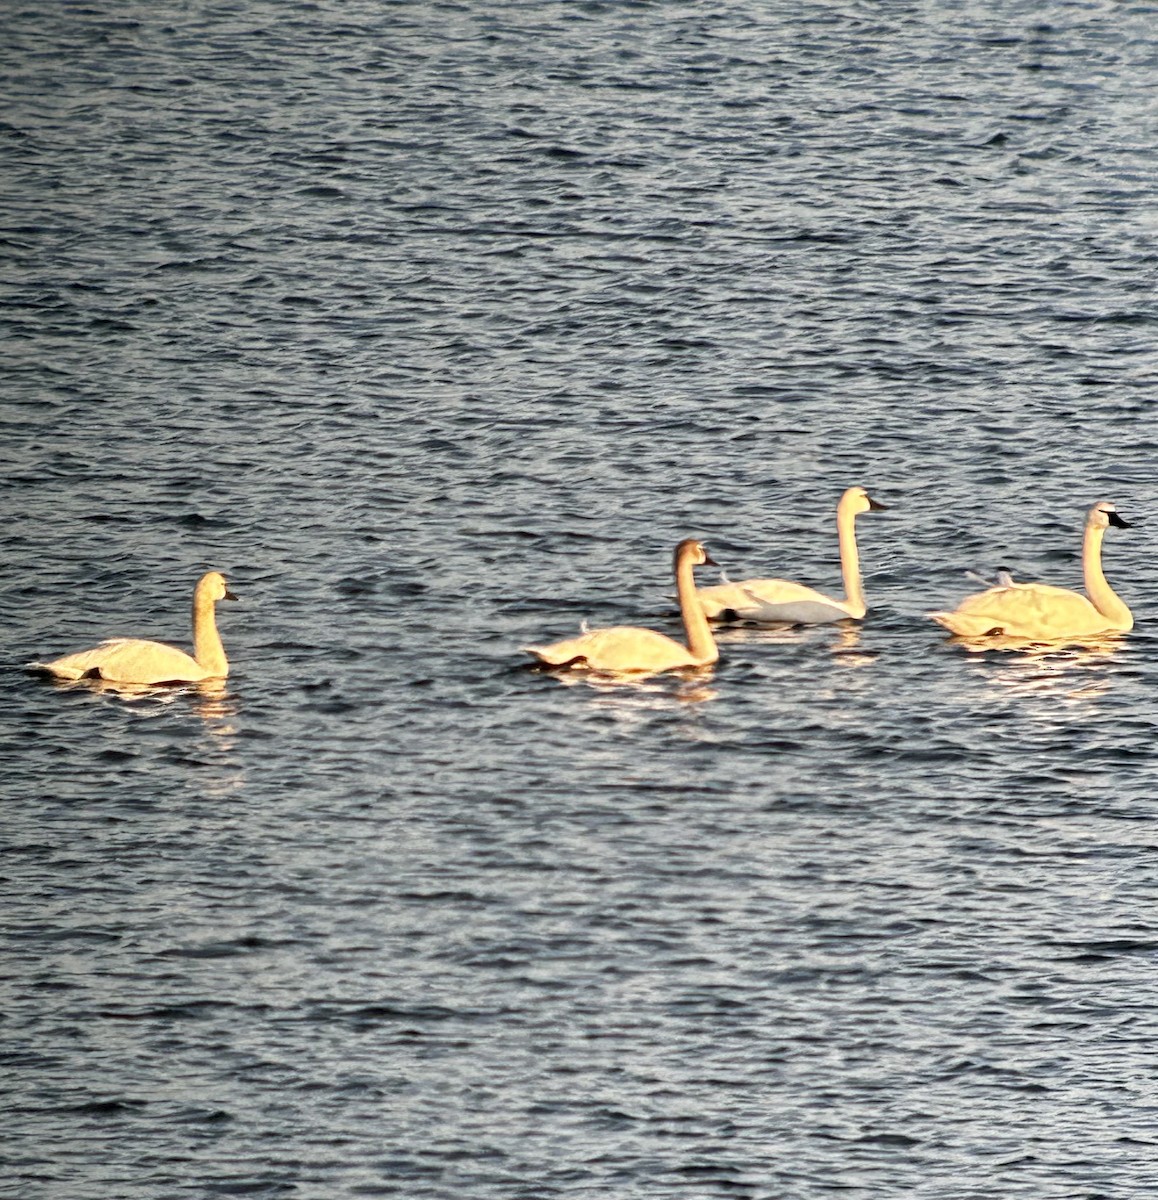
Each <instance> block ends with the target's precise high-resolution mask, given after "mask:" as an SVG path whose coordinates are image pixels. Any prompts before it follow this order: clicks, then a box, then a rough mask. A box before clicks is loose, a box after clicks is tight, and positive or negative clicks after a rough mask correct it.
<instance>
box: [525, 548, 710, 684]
mask: <svg viewBox="0 0 1158 1200" xmlns="http://www.w3.org/2000/svg"><path fill="white" fill-rule="evenodd" d="M700 565H708V566H715V565H716V564H715V563H714V562H712V560H711V558H709V557H708V552H707V550H706V549H705V548H704V546H703V544H702V543H700V542H698V541H696V540H695V539H694V538H687V539H686V540H685V541H682V542H680V544H679V545H678V546H677V547H676V549H675V555H674V569H675V577H676V591H677V593H678V595H679V602H680V614H681V616H682V617H683V623H684V633H685V635H686V636H687V645H686V646H685V645H683V644H682V643H680V642H677V641H675V640H674V639H673V638H669V637H667V636H665V635H664V634H662V633H656V632H655V631H654V630H652V629H641V628H638V627H637V626H634V625H614V626H611V627H610V628H608V629H592V630H588V631H585V632H583V633H581V634H580V635H579V636H578V637H574V638H568V639H567V640H566V641H563V642H555V643H553V644H552V645H549V646H526V647H525V649H526V651H527V653H528V654H531V655H534V657H535V658H537V659H538V660H539V661H540V662H542V663H546V664H547V665H548V666H552V667H574V668H578V669H587V670H592V671H607V672H625V673H626V672H632V673H635V672H643V673H647V674H653V673H655V672H659V671H675V670H679V669H680V668H681V667H704V666H708V665H709V664H710V663H714V662H715V661H716V659H717V658H718V657H719V651H718V650H717V649H716V642H715V639H714V638H713V637H712V631H711V629H710V628H709V627H708V622H707V619H706V618H705V616H704V613H703V609H702V608H701V607H700V605H699V604H698V603H697V602H696V583H695V579H694V578H693V576H692V570H693V568H694V567H697V566H700Z"/></svg>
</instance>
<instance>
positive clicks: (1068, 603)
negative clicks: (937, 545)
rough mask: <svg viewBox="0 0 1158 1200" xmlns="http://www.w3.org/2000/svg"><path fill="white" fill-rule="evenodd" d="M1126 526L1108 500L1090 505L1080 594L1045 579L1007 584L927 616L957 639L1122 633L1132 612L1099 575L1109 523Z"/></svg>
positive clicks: (1129, 625) (1038, 638) (1051, 638)
mask: <svg viewBox="0 0 1158 1200" xmlns="http://www.w3.org/2000/svg"><path fill="white" fill-rule="evenodd" d="M1111 525H1113V526H1116V527H1117V528H1119V529H1129V527H1130V526H1129V523H1128V522H1126V521H1123V520H1122V518H1121V517H1120V516H1118V510H1117V509H1116V508H1115V507H1114V505H1113V504H1111V503H1109V502H1108V501H1101V502H1100V503H1098V504H1095V505H1094V506H1093V508H1091V509H1090V511H1089V514H1088V515H1087V517H1086V527H1085V533H1084V535H1083V538H1082V575H1083V578H1084V581H1085V588H1086V595H1084V596H1083V595H1082V594H1081V593H1080V592H1074V591H1071V590H1070V589H1068V588H1060V587H1054V586H1052V585H1050V584H1046V583H1013V582H1012V581H1009V582H1006V581H1005V580H999V582H998V584H997V586H995V587H991V588H988V589H986V590H985V591H984V592H978V593H976V594H975V595H972V596H966V597H965V599H964V600H962V601H961V603H960V604H959V605H958V606H957V608H956V609H955V610H954V611H952V612H931V613H929V616H930V617H932V619H933V620H934V621H936V622H937V623H938V624H940V625H943V626H944V627H945V628H946V629H948V630H949V632H950V633H952V634H955V635H956V636H957V637H966V638H980V637H986V636H989V635H997V634H1000V635H1002V636H1004V637H1006V638H1018V639H1024V640H1026V641H1039V642H1050V641H1058V640H1064V639H1067V638H1075V637H1091V636H1097V635H1099V634H1106V633H1125V632H1126V631H1127V630H1129V629H1132V628H1133V626H1134V616H1133V614H1132V613H1131V612H1130V610H1129V608H1127V606H1126V604H1125V603H1124V602H1123V601H1122V599H1121V598H1120V597H1119V596H1118V595H1117V593H1115V591H1114V590H1113V588H1111V587H1110V585H1109V583H1107V582H1106V577H1105V575H1104V574H1103V573H1102V539H1103V537H1104V536H1105V533H1106V530H1107V529H1108V528H1109V527H1110V526H1111Z"/></svg>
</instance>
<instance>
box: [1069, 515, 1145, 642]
mask: <svg viewBox="0 0 1158 1200" xmlns="http://www.w3.org/2000/svg"><path fill="white" fill-rule="evenodd" d="M1105 533H1106V531H1105V530H1104V529H1102V528H1101V527H1100V526H1098V525H1094V524H1092V523H1091V524H1089V525H1087V526H1086V533H1085V537H1084V538H1083V539H1082V577H1083V579H1084V580H1085V585H1086V595H1087V596H1088V597H1089V599H1090V603H1091V604H1092V605H1093V606H1094V607H1095V608H1096V609H1097V610H1098V612H1100V613H1101V614H1102V616H1103V617H1106V618H1107V619H1108V620H1110V621H1112V622H1113V624H1114V627H1115V628H1116V629H1123V630H1124V629H1131V628H1133V625H1134V616H1133V614H1132V613H1131V612H1130V610H1129V608H1127V607H1126V604H1125V603H1124V601H1123V600H1122V599H1121V597H1119V595H1118V593H1117V592H1115V591H1114V589H1113V588H1112V587H1110V585H1109V583H1108V582H1107V581H1106V576H1105V573H1104V572H1103V571H1102V538H1103V537H1104V536H1105Z"/></svg>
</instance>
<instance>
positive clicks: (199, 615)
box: [28, 571, 237, 684]
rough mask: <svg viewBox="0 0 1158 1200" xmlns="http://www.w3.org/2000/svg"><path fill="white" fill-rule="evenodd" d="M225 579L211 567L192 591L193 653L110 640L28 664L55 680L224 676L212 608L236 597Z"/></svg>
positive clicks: (154, 680) (149, 681) (188, 679)
mask: <svg viewBox="0 0 1158 1200" xmlns="http://www.w3.org/2000/svg"><path fill="white" fill-rule="evenodd" d="M236 599H237V597H236V596H235V595H234V594H233V593H232V592H231V591H230V590H229V589H228V588H227V587H226V586H225V579H224V577H223V576H221V575H219V574H218V573H217V572H216V571H210V572H209V573H208V574H207V575H203V576H202V577H201V579H200V580H199V581H198V584H197V587H196V588H195V589H194V592H193V657H192V658H190V657H189V655H188V654H186V653H185V651H184V650H178V649H177V648H176V647H175V646H166V645H164V643H162V642H146V641H143V640H142V639H140V638H112V639H110V640H109V641H107V642H101V644H100V645H99V646H95V647H94V648H93V649H91V650H81V651H79V652H78V653H77V654H66V655H65V656H64V657H63V658H58V659H55V660H54V661H53V662H48V663H29V664H28V665H29V668H30V669H32V670H36V671H45V672H47V673H48V674H50V675H55V676H56V678H57V679H105V680H108V681H109V682H110V683H138V684H157V683H188V682H194V681H196V680H200V679H224V678H225V677H226V675H228V674H229V662H228V660H227V659H226V657H225V648H224V647H223V646H222V645H221V638H220V637H219V636H218V633H217V622H216V621H215V620H214V614H213V609H214V605H215V604H216V603H217V601H218V600H236Z"/></svg>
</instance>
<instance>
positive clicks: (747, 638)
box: [716, 621, 878, 667]
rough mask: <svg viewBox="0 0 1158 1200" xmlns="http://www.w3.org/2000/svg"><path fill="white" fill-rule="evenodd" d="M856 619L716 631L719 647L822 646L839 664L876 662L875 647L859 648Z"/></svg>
mask: <svg viewBox="0 0 1158 1200" xmlns="http://www.w3.org/2000/svg"><path fill="white" fill-rule="evenodd" d="M861 637H862V629H861V625H860V623H859V622H858V621H840V622H838V623H836V624H832V625H743V624H737V625H729V626H726V627H724V628H721V629H718V630H717V631H716V641H717V642H718V643H719V644H720V645H722V646H729V645H730V646H805V645H821V646H825V647H826V648H827V649H828V650H830V651H831V652H832V654H833V655H834V656H835V657H836V659H837V661H838V662H839V663H840V664H841V666H846V667H864V666H868V665H869V664H870V663H873V662H876V660H877V658H878V653H877V651H875V650H864V649H862V648H861Z"/></svg>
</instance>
